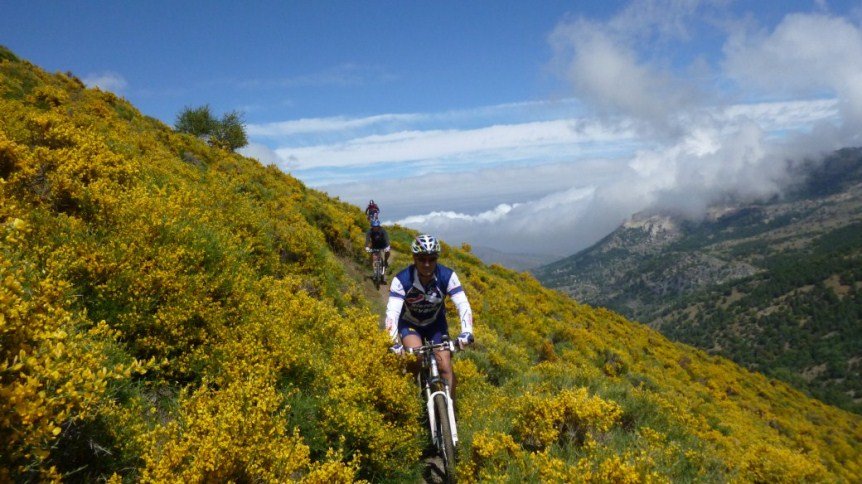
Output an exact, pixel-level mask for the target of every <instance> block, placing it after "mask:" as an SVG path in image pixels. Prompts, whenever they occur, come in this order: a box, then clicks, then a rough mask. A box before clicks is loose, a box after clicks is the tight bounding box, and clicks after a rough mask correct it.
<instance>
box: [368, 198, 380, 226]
mask: <svg viewBox="0 0 862 484" xmlns="http://www.w3.org/2000/svg"><path fill="white" fill-rule="evenodd" d="M379 214H380V208H378V207H377V204H376V203H374V200H369V201H368V206H367V207H365V216H366V217H368V220H369V221H374V220H377V219H378V215H379Z"/></svg>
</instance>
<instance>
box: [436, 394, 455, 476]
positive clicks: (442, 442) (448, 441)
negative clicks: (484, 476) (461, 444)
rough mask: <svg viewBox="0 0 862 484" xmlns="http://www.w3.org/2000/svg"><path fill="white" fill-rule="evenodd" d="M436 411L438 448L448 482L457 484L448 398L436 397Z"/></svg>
mask: <svg viewBox="0 0 862 484" xmlns="http://www.w3.org/2000/svg"><path fill="white" fill-rule="evenodd" d="M434 411H435V412H436V413H437V440H438V442H437V447H438V448H439V449H440V453H441V454H443V455H442V456H441V457H443V466H444V468H445V471H446V482H455V442H454V441H453V440H452V426H451V425H450V424H449V409H448V406H447V405H446V397H444V396H443V395H435V396H434Z"/></svg>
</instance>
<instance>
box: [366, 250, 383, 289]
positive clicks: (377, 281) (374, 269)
mask: <svg viewBox="0 0 862 484" xmlns="http://www.w3.org/2000/svg"><path fill="white" fill-rule="evenodd" d="M366 250H367V251H368V252H371V258H372V260H373V262H372V264H371V282H373V283H374V289H377V290H378V291H379V290H380V286H381V285H382V284H385V283H386V265H385V264H384V263H383V258H382V257H380V253H381V252H383V250H382V249H366Z"/></svg>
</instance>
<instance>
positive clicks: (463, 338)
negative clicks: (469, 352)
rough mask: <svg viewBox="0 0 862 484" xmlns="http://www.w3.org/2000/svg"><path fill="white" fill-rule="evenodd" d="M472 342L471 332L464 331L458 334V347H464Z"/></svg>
mask: <svg viewBox="0 0 862 484" xmlns="http://www.w3.org/2000/svg"><path fill="white" fill-rule="evenodd" d="M471 344H473V333H471V332H469V331H464V332H463V333H461V334H459V335H458V348H461V349H462V350H463V349H464V347H465V346H469V345H471Z"/></svg>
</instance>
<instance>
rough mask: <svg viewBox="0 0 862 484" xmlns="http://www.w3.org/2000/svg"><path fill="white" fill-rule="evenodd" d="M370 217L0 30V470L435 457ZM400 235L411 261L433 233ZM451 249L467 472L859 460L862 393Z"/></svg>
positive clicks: (395, 235)
mask: <svg viewBox="0 0 862 484" xmlns="http://www.w3.org/2000/svg"><path fill="white" fill-rule="evenodd" d="M365 228H366V223H365V221H364V219H363V217H362V213H361V211H360V210H359V209H357V208H356V207H352V206H350V205H347V204H345V203H342V202H340V201H338V200H337V199H332V198H329V197H327V196H325V195H324V194H322V193H320V192H317V191H314V190H311V189H308V188H306V187H305V186H303V185H302V184H301V183H300V182H298V181H297V180H295V179H294V178H292V177H290V176H288V175H285V174H283V173H281V172H280V171H279V170H277V169H276V168H274V167H264V166H261V165H260V164H259V163H258V162H256V161H254V160H250V159H247V158H243V157H241V156H239V155H236V154H233V153H229V152H226V151H222V150H219V149H216V148H211V147H209V146H207V145H206V144H205V143H203V142H201V141H200V140H198V139H195V138H193V137H191V136H188V135H183V134H179V133H176V132H174V131H173V130H172V129H171V128H170V127H168V126H165V125H164V124H162V123H160V122H158V121H156V120H154V119H151V118H147V117H145V116H143V115H141V114H140V113H139V112H138V111H137V110H135V109H134V107H132V106H131V105H130V104H129V103H128V102H126V101H124V100H122V99H120V98H117V97H116V96H114V95H113V94H111V93H107V92H102V91H99V90H97V89H87V88H85V86H84V85H83V84H82V83H81V82H80V81H79V80H77V79H76V78H75V77H74V76H72V75H71V74H48V73H45V72H44V71H42V70H40V69H38V68H37V67H35V66H33V65H31V64H29V63H28V62H26V61H24V60H22V59H19V58H18V57H16V56H15V55H14V54H13V53H11V52H9V51H8V50H6V49H3V48H0V448H2V449H5V451H4V452H3V453H2V454H0V480H2V481H7V480H18V481H22V480H47V479H52V478H58V479H67V480H85V481H92V480H102V479H104V480H110V481H112V482H119V481H139V480H140V481H163V480H183V481H228V480H233V481H272V482H276V481H285V480H294V481H305V482H332V481H342V482H344V481H352V480H361V479H364V480H369V481H373V482H384V481H404V480H413V479H416V478H418V477H419V474H420V473H421V472H422V469H421V456H422V454H423V452H424V451H425V450H426V448H427V443H426V442H427V440H428V436H427V434H426V432H425V430H424V424H423V422H422V417H421V410H422V409H421V404H420V401H419V399H418V395H417V392H416V390H415V388H414V387H413V386H412V383H411V379H410V378H409V376H407V375H406V374H405V373H404V370H405V366H406V365H405V363H404V361H403V360H402V359H399V358H396V357H395V356H393V355H390V354H388V353H387V346H388V342H387V341H386V338H385V336H384V335H383V334H382V332H381V331H380V330H379V326H378V322H379V314H376V313H375V311H373V310H372V309H371V308H372V307H378V308H379V301H373V300H371V299H370V298H369V297H367V295H366V294H367V291H366V289H367V288H363V287H362V286H361V284H368V282H363V281H362V280H361V279H360V278H359V277H357V276H355V275H354V274H355V270H354V269H353V268H354V267H356V265H361V264H363V263H364V260H365V255H364V252H363V251H362V245H363V241H364V238H363V234H362V232H363V230H364V229H365ZM390 235H391V238H392V240H393V246H394V248H395V250H396V252H397V255H396V256H395V257H394V259H393V260H392V261H391V266H392V267H393V269H395V268H398V267H401V266H403V265H405V264H406V263H408V262H409V261H408V259H407V256H406V255H405V254H407V253H408V252H409V242H410V239H411V237H412V236H413V235H414V234H413V233H411V232H410V231H408V230H405V229H402V228H399V227H392V228H391V229H390ZM441 262H442V263H443V264H446V265H448V266H450V267H452V268H454V269H455V270H456V271H457V272H458V274H459V276H460V278H461V280H462V282H463V283H464V286H465V290H466V292H467V294H468V296H469V298H470V300H471V303H472V305H473V308H474V314H475V318H476V338H477V344H476V345H475V348H473V349H472V350H470V351H466V352H463V353H460V354H459V355H457V358H456V367H455V368H456V374H457V375H458V378H459V387H458V389H459V394H458V398H459V400H458V411H459V424H460V427H459V431H460V432H459V433H460V437H461V440H462V442H461V446H460V448H459V454H458V457H459V462H458V472H459V477H460V478H461V480H462V481H467V482H470V481H482V480H496V481H504V482H505V481H522V480H531V481H534V480H546V481H570V480H573V481H585V482H589V481H595V482H607V481H617V482H640V481H660V482H666V481H697V480H703V481H728V480H741V481H760V482H772V481H783V482H799V481H823V480H834V481H847V482H850V481H853V480H856V479H858V477H859V476H860V475H862V419H860V417H859V416H856V415H853V414H850V413H847V412H844V411H841V410H838V409H836V408H833V407H829V406H826V405H823V404H821V403H819V402H817V401H815V400H811V399H809V398H806V397H805V396H803V395H802V394H800V393H798V392H796V391H794V390H792V389H791V388H789V387H788V386H787V385H784V384H782V383H779V382H776V381H773V380H768V379H766V378H765V377H763V376H761V375H758V374H754V373H751V372H748V371H746V370H744V369H741V368H740V367H738V366H736V365H734V364H732V363H730V362H729V361H727V360H724V359H721V358H718V357H714V356H709V355H707V354H705V353H703V352H701V351H698V350H695V349H692V348H690V347H687V346H684V345H680V344H676V343H672V342H670V341H668V340H667V339H665V338H664V337H662V336H661V335H659V334H658V333H656V332H655V331H652V330H650V329H649V328H646V327H644V326H641V325H637V324H634V323H631V322H629V321H627V320H625V319H624V318H622V317H621V316H619V315H617V314H615V313H611V312H609V311H605V310H599V309H593V308H590V307H587V306H582V305H579V304H577V303H575V302H574V301H572V300H570V299H568V298H566V297H564V296H562V295H560V294H558V293H556V292H554V291H550V290H547V289H544V288H542V287H541V286H540V285H539V283H538V282H536V280H535V279H533V278H532V277H531V276H529V275H526V274H516V273H514V272H511V271H509V270H506V269H504V268H502V267H500V266H490V267H488V266H486V265H484V264H482V263H481V262H480V261H479V259H478V258H476V257H475V256H473V255H472V254H471V253H470V250H469V247H461V248H454V247H449V246H444V254H443V256H442V258H441ZM450 310H451V308H450ZM455 319H457V318H455Z"/></svg>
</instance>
